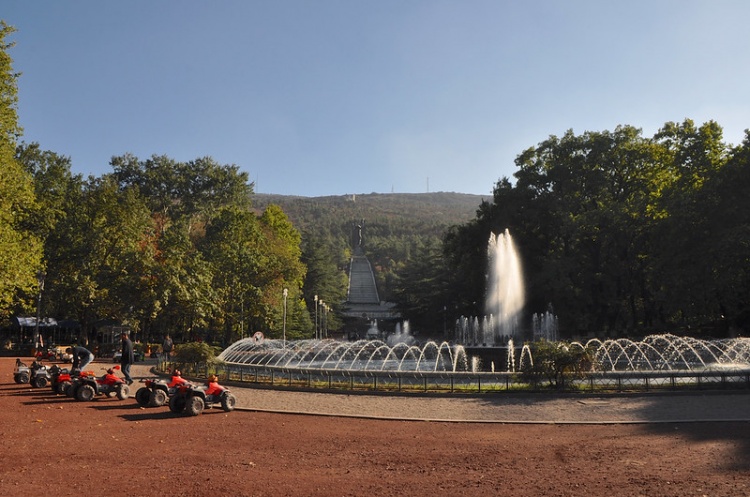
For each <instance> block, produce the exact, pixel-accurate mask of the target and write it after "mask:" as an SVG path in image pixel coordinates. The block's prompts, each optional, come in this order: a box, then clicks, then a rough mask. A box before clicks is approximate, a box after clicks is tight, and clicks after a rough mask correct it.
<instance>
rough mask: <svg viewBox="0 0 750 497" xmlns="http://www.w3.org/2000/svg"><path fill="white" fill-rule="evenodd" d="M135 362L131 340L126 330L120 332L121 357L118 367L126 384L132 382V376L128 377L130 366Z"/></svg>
mask: <svg viewBox="0 0 750 497" xmlns="http://www.w3.org/2000/svg"><path fill="white" fill-rule="evenodd" d="M134 362H135V354H134V353H133V342H131V341H130V337H129V336H128V332H127V331H123V332H122V357H120V369H121V371H122V374H123V375H124V376H125V382H126V383H127V384H128V385H132V384H133V378H131V377H130V366H131V365H132V364H133V363H134Z"/></svg>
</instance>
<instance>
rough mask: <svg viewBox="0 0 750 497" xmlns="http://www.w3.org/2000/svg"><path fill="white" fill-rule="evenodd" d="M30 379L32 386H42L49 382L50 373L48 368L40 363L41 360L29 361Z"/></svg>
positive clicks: (50, 378)
mask: <svg viewBox="0 0 750 497" xmlns="http://www.w3.org/2000/svg"><path fill="white" fill-rule="evenodd" d="M29 369H30V371H31V379H30V380H29V381H30V383H31V386H32V387H34V388H44V387H46V386H47V385H49V384H50V381H51V380H52V375H51V374H50V372H49V368H47V366H45V365H44V364H42V362H41V361H39V360H37V361H34V362H32V363H31V368H29Z"/></svg>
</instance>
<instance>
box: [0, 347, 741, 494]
mask: <svg viewBox="0 0 750 497" xmlns="http://www.w3.org/2000/svg"><path fill="white" fill-rule="evenodd" d="M13 361H14V359H13V358H1V359H0V409H2V418H0V440H2V451H1V452H0V495H3V496H32V495H44V496H61V497H64V496H76V497H79V496H87V497H96V496H108V497H111V496H113V495H138V496H157V495H158V496H165V495H169V496H203V495H232V496H326V497H328V496H368V497H376V496H377V497H389V496H394V497H395V496H398V497H403V496H410V497H420V496H429V497H436V496H441V495H469V496H485V495H486V496H493V497H495V496H501V495H508V496H513V497H530V496H535V497H536V496H607V497H617V496H675V497H683V496H699V497H700V496H712V497H717V496H732V497H735V496H746V495H750V423H744V422H726V423H674V424H672V423H665V424H653V425H522V424H492V423H487V424H484V423H467V424H464V423H447V422H437V423H435V422H424V421H386V420H372V419H354V418H340V417H323V416H305V415H291V414H275V413H261V412H252V411H234V412H231V413H225V412H223V411H221V410H220V409H212V410H208V411H205V412H204V413H203V414H201V415H200V416H197V417H183V416H176V415H174V414H172V413H170V411H169V410H168V409H167V408H166V407H163V408H150V409H144V408H141V407H139V406H138V404H137V403H136V402H135V399H132V398H131V399H128V400H125V401H120V400H117V399H116V398H107V397H98V398H96V399H95V400H94V401H92V402H88V403H82V402H76V401H74V400H72V399H68V398H65V397H61V396H56V395H54V394H53V393H52V391H51V389H49V388H44V389H33V388H31V387H30V386H29V385H17V384H15V383H13V379H12V370H13ZM133 386H134V387H135V386H137V384H134V385H133ZM133 393H134V392H133Z"/></svg>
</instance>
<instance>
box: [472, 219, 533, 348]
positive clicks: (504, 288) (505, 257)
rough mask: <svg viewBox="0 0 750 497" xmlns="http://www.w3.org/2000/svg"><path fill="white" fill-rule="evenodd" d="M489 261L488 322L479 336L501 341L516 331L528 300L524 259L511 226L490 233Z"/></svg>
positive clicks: (482, 338)
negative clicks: (497, 232) (520, 254)
mask: <svg viewBox="0 0 750 497" xmlns="http://www.w3.org/2000/svg"><path fill="white" fill-rule="evenodd" d="M487 261H488V271H487V293H486V302H485V315H486V316H487V319H488V322H487V324H486V326H485V327H484V329H483V330H482V334H481V336H480V337H479V338H480V339H481V343H485V344H487V343H489V344H497V343H502V342H503V341H507V339H508V337H512V336H514V335H516V333H517V331H518V318H519V316H520V313H521V311H522V310H523V306H524V301H525V291H524V284H523V272H522V270H521V260H520V258H519V256H518V252H517V251H516V247H515V244H514V243H513V238H512V237H511V236H510V233H509V232H508V230H507V229H506V230H505V231H504V232H503V233H501V234H500V235H495V234H494V233H490V238H489V241H488V242H487Z"/></svg>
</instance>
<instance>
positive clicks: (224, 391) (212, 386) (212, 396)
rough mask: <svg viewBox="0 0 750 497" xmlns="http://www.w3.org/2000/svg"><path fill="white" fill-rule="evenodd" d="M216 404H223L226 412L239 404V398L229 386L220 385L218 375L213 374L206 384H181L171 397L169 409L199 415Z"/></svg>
mask: <svg viewBox="0 0 750 497" xmlns="http://www.w3.org/2000/svg"><path fill="white" fill-rule="evenodd" d="M215 404H219V405H221V408H222V409H224V411H225V412H231V411H233V410H234V408H235V405H236V404H237V399H236V397H235V396H234V395H233V394H232V393H231V392H230V391H229V389H228V388H226V387H223V386H221V385H219V381H218V378H217V377H216V375H211V376H210V377H209V378H208V381H207V382H206V385H205V386H197V385H192V384H186V385H181V386H180V387H179V388H178V390H177V392H176V393H175V395H173V396H172V397H171V398H170V399H169V410H170V411H172V412H174V413H180V414H182V413H185V414H189V415H191V416H197V415H199V414H201V413H202V412H203V410H204V409H211V408H212V407H213V406H214V405H215Z"/></svg>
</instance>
